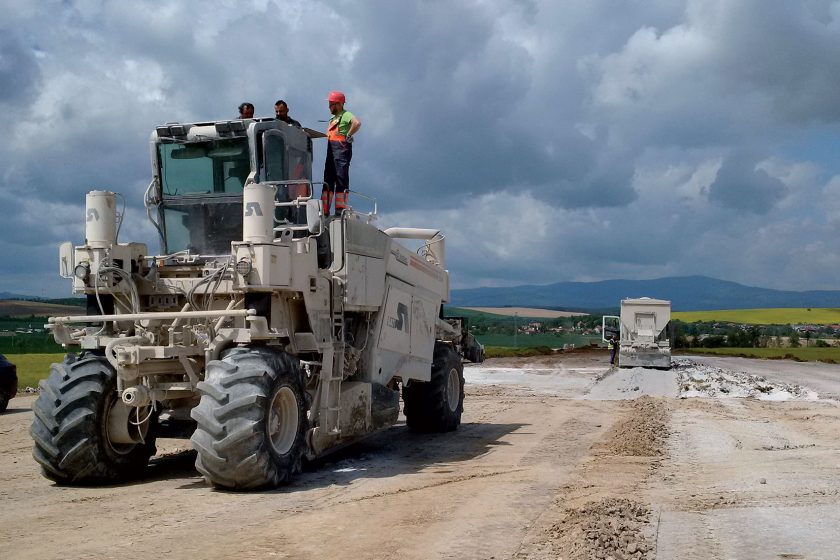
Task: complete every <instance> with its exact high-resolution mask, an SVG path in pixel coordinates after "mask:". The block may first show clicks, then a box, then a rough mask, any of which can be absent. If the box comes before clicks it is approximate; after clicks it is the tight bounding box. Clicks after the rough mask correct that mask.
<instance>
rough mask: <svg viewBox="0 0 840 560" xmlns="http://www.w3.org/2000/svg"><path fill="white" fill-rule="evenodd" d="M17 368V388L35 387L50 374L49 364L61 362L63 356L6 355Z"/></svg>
mask: <svg viewBox="0 0 840 560" xmlns="http://www.w3.org/2000/svg"><path fill="white" fill-rule="evenodd" d="M6 358H8V359H9V361H10V362H12V363H13V364H15V365H16V366H17V376H18V388H19V389H20V390H23V389H25V388H26V387H37V386H38V381H39V380H41V379H46V378H47V376H48V375H49V374H50V364H52V363H58V362H61V360H63V359H64V354H6Z"/></svg>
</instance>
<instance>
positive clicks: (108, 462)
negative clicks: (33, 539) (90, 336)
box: [30, 355, 156, 485]
mask: <svg viewBox="0 0 840 560" xmlns="http://www.w3.org/2000/svg"><path fill="white" fill-rule="evenodd" d="M32 409H33V411H34V413H35V418H34V419H33V421H32V428H31V429H30V434H31V435H32V439H33V440H34V441H35V446H34V448H33V450H32V455H33V457H34V458H35V460H36V461H37V462H38V463H40V465H41V467H42V470H43V473H44V476H46V477H47V478H49V479H50V480H54V481H56V482H58V483H62V484H80V485H81V484H106V483H110V482H114V481H118V480H123V479H126V478H131V477H134V476H136V475H138V474H140V473H141V472H142V471H143V470H144V469H145V468H146V466H147V465H148V463H149V457H151V456H152V455H154V454H155V435H154V426H155V422H156V420H155V418H154V414H153V413H152V411H151V408H150V407H145V408H144V409H142V410H140V411H139V412H138V409H134V408H130V407H128V406H126V405H124V404H123V403H122V401H121V400H120V398H119V395H118V394H117V375H116V372H115V371H114V369H113V368H112V367H111V364H109V363H108V361H107V360H105V358H103V357H101V356H92V355H91V356H83V357H81V358H79V359H78V360H75V359H69V360H65V361H64V363H61V364H53V365H52V367H51V369H50V375H49V377H48V378H47V379H46V380H44V381H41V393H40V395H39V396H38V399H37V400H36V401H35V403H34V404H33V405H32ZM135 412H137V414H138V415H139V417H137V418H135Z"/></svg>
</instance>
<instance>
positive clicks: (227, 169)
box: [147, 119, 312, 256]
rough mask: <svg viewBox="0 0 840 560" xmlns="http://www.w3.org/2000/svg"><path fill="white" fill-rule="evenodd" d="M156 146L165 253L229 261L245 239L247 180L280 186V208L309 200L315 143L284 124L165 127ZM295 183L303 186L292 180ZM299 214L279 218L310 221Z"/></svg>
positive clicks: (290, 211)
mask: <svg viewBox="0 0 840 560" xmlns="http://www.w3.org/2000/svg"><path fill="white" fill-rule="evenodd" d="M151 144H152V166H153V170H154V177H155V183H154V184H153V186H152V188H153V189H156V192H155V193H154V194H155V200H154V202H155V203H156V204H157V206H158V222H157V226H158V230H159V232H160V236H161V240H162V245H163V248H162V251H163V253H164V254H173V253H178V252H183V251H189V253H190V254H193V255H201V256H221V255H229V254H230V250H231V247H230V244H231V242H232V241H240V240H241V238H242V191H243V188H244V186H245V184H246V183H248V182H257V183H263V184H276V185H277V200H278V201H279V202H287V201H290V200H295V199H297V198H299V197H307V198H308V197H310V196H311V188H312V186H311V180H312V141H311V139H310V138H309V137H308V136H307V133H306V132H304V131H303V130H301V129H300V128H297V127H295V126H291V125H288V124H286V123H284V122H282V121H277V120H274V119H266V120H263V121H256V120H244V121H242V120H237V121H221V122H216V123H198V124H170V125H164V126H160V127H158V128H157V129H156V130H155V133H154V134H153V135H152V139H151ZM295 179H300V180H301V182H300V183H291V182H290V181H293V180H295ZM147 198H148V197H147ZM297 210H298V209H296V208H288V207H286V208H281V209H278V211H277V215H276V216H275V218H276V220H277V221H279V222H283V221H286V222H289V223H292V224H300V223H306V222H305V212H298V211H297ZM301 220H303V222H301Z"/></svg>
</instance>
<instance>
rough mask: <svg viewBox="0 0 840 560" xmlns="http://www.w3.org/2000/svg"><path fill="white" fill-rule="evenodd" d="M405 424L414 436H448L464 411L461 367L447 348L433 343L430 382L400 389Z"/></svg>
mask: <svg viewBox="0 0 840 560" xmlns="http://www.w3.org/2000/svg"><path fill="white" fill-rule="evenodd" d="M403 402H404V403H405V407H404V409H403V413H404V414H405V422H406V424H407V425H408V427H409V428H410V429H411V430H413V431H415V432H450V431H452V430H454V429H455V428H457V427H458V425H459V424H460V423H461V413H462V412H463V411H464V364H463V363H462V362H461V357H460V356H459V355H458V353H457V352H456V351H455V349H454V348H452V347H451V346H450V345H448V344H445V343H442V342H436V343H435V353H434V357H433V358H432V378H431V379H430V380H429V381H428V382H422V381H415V380H412V381H411V382H409V383H408V384H407V385H406V386H405V388H404V389H403Z"/></svg>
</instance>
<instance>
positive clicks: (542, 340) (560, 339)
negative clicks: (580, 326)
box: [476, 333, 601, 348]
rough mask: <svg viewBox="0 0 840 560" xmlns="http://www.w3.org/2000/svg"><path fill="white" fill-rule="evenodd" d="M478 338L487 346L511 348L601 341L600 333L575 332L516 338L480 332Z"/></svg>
mask: <svg viewBox="0 0 840 560" xmlns="http://www.w3.org/2000/svg"><path fill="white" fill-rule="evenodd" d="M476 338H477V339H478V341H479V342H480V343H482V344H484V345H485V346H506V347H510V348H513V347H514V346H521V347H523V348H525V347H536V346H548V347H549V348H562V347H563V345H564V344H574V345H575V346H589V342H590V341H597V342H600V341H601V337H600V335H598V336H585V335H581V334H574V333H568V334H562V335H560V336H557V335H555V334H553V333H539V334H520V335H517V336H516V339H515V340H514V337H513V335H512V334H480V335H477V336H476ZM514 342H515V344H514Z"/></svg>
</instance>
